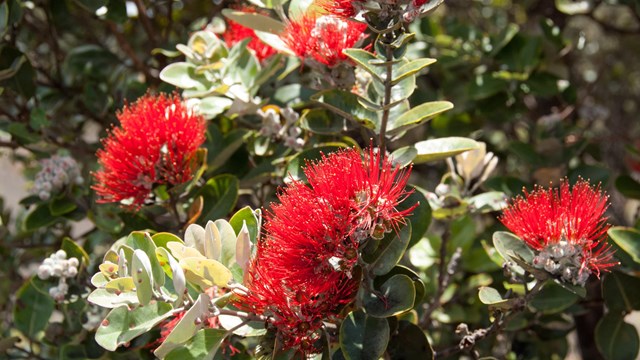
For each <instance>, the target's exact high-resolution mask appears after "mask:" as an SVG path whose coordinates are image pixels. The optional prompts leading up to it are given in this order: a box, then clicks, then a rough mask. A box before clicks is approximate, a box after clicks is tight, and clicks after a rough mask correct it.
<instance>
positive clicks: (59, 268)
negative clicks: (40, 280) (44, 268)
mask: <svg viewBox="0 0 640 360" xmlns="http://www.w3.org/2000/svg"><path fill="white" fill-rule="evenodd" d="M63 271H64V269H63V268H62V266H61V265H60V264H55V265H53V271H52V275H53V276H55V277H60V276H62V272H63Z"/></svg>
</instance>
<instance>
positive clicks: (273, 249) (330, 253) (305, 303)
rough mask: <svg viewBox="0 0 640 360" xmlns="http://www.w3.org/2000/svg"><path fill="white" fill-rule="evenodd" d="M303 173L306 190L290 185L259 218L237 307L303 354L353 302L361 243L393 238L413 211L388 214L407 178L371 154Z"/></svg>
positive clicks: (342, 154) (331, 160)
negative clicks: (244, 292)
mask: <svg viewBox="0 0 640 360" xmlns="http://www.w3.org/2000/svg"><path fill="white" fill-rule="evenodd" d="M304 172H305V175H306V176H307V179H308V181H309V186H307V185H306V184H304V183H302V182H297V181H294V182H292V183H290V184H289V185H288V186H287V187H286V188H284V189H283V191H282V193H281V194H279V196H278V198H279V200H280V202H279V204H273V205H272V207H271V212H269V213H267V222H266V224H265V232H266V236H265V238H264V239H263V240H262V241H260V242H259V243H258V248H257V254H256V257H255V258H254V259H253V262H252V264H251V268H250V270H249V271H248V274H249V279H248V281H247V287H248V288H249V294H248V296H246V298H245V299H244V302H243V305H244V306H247V307H249V309H250V310H252V311H254V312H257V313H260V314H264V315H266V316H269V317H271V319H272V320H273V321H272V324H273V325H274V326H275V327H276V328H277V330H278V332H279V334H280V336H281V338H282V339H281V341H282V344H283V346H284V347H286V348H293V347H297V348H299V349H301V350H302V351H304V352H307V353H309V352H314V351H315V350H317V348H315V347H314V343H315V341H317V340H318V339H319V338H320V331H319V330H320V328H321V327H322V326H323V321H324V320H325V319H330V320H331V319H338V318H339V313H340V311H341V309H342V308H343V307H344V306H346V305H347V304H349V303H351V302H352V301H353V299H354V297H355V294H356V291H357V288H358V285H359V279H358V277H359V275H358V270H357V268H356V265H357V261H358V249H359V246H360V245H361V243H362V242H363V241H364V240H366V239H367V238H369V237H378V238H379V237H381V236H383V235H384V233H385V232H390V231H397V230H398V228H399V224H401V223H404V222H405V220H404V218H405V217H406V216H407V215H409V213H410V212H411V211H413V209H414V208H415V206H414V207H411V208H410V209H407V210H403V211H399V210H397V209H396V207H397V206H398V205H399V204H400V203H401V202H402V201H404V200H405V198H406V197H407V196H408V195H409V192H407V191H405V186H406V183H407V180H408V177H409V172H410V170H409V171H403V170H401V169H400V168H399V167H397V166H394V165H393V164H392V163H391V161H390V160H389V158H385V159H381V157H380V154H379V153H378V152H376V151H374V150H373V149H370V150H369V151H368V153H367V154H366V155H365V157H364V159H363V158H362V156H361V155H360V153H359V151H357V150H355V149H349V150H343V151H338V152H336V153H333V154H330V155H328V156H323V157H322V159H321V160H320V161H318V162H315V163H310V164H307V167H306V169H305V171H304ZM416 206H417V204H416Z"/></svg>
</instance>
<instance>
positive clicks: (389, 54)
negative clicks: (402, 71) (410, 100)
mask: <svg viewBox="0 0 640 360" xmlns="http://www.w3.org/2000/svg"><path fill="white" fill-rule="evenodd" d="M385 37H388V36H385ZM381 41H382V40H381ZM385 47H386V54H385V56H386V60H387V61H386V63H385V67H386V75H385V79H384V99H383V103H382V107H383V110H382V119H381V120H380V141H379V143H378V146H379V147H380V151H381V152H382V154H386V151H387V150H386V144H385V142H386V136H387V134H386V133H387V123H388V122H389V113H390V112H391V109H389V108H388V105H389V104H390V103H391V87H392V86H391V81H392V80H393V62H392V61H391V60H393V49H391V45H390V44H388V43H385Z"/></svg>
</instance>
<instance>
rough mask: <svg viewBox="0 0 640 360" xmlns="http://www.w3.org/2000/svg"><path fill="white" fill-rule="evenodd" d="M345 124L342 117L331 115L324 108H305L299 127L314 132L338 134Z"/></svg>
mask: <svg viewBox="0 0 640 360" xmlns="http://www.w3.org/2000/svg"><path fill="white" fill-rule="evenodd" d="M345 125H346V124H345V121H344V119H341V118H338V117H336V116H332V115H331V114H329V113H328V112H327V110H325V109H305V110H304V111H303V112H302V116H301V117H300V127H301V128H303V129H305V130H307V131H311V132H314V133H316V134H322V135H332V134H339V133H340V132H342V131H343V130H344V128H345V127H346V126H345Z"/></svg>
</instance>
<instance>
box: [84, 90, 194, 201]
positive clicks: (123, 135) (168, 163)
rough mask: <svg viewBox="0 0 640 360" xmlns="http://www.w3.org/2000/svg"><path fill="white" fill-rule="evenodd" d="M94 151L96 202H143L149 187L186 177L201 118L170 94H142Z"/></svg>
mask: <svg viewBox="0 0 640 360" xmlns="http://www.w3.org/2000/svg"><path fill="white" fill-rule="evenodd" d="M118 119H119V120H120V124H121V126H120V127H114V128H112V129H111V131H110V134H109V136H108V137H107V138H106V139H104V140H103V145H104V149H101V150H98V152H97V154H96V155H97V156H98V163H99V164H100V165H101V166H102V169H101V170H99V171H98V172H96V173H94V174H93V175H94V177H95V179H96V185H94V186H93V189H94V190H95V191H96V193H97V194H98V196H99V197H100V199H99V200H98V202H102V203H106V202H126V203H127V204H130V206H132V207H134V208H136V207H139V206H141V205H143V204H144V203H145V201H146V200H147V199H148V198H149V197H150V195H151V194H152V190H153V187H154V186H155V185H160V184H166V185H177V184H182V183H184V182H186V181H188V180H190V179H191V178H192V169H191V159H192V158H193V156H194V154H195V152H196V150H197V149H198V147H200V145H202V143H203V142H204V139H205V131H206V124H205V120H204V118H203V117H202V116H199V115H196V114H194V113H193V112H192V111H191V110H189V109H187V107H186V106H185V105H184V103H183V102H182V100H181V99H180V97H179V96H176V95H163V94H161V95H149V94H148V95H145V96H144V97H142V98H140V99H138V100H137V101H136V102H135V103H133V104H132V105H127V106H125V107H124V109H123V110H122V112H120V113H119V114H118Z"/></svg>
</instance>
